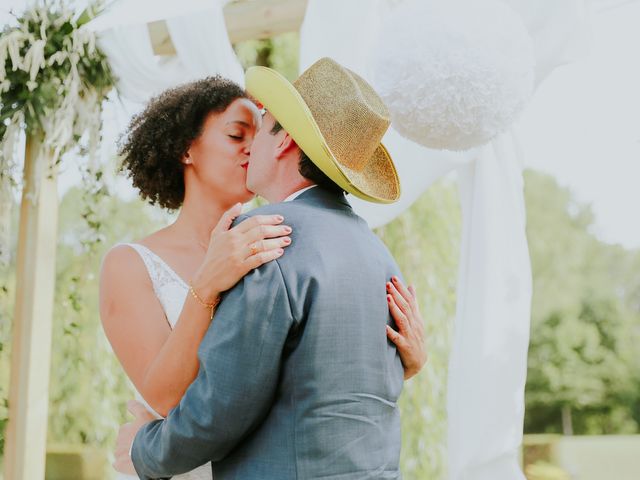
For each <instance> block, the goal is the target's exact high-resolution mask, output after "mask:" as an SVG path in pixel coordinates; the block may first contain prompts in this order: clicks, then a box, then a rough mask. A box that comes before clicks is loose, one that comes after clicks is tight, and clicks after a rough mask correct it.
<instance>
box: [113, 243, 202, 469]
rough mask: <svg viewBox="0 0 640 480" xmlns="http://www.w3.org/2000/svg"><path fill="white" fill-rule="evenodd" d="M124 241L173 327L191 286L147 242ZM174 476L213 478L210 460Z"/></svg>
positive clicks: (140, 399) (151, 410)
mask: <svg viewBox="0 0 640 480" xmlns="http://www.w3.org/2000/svg"><path fill="white" fill-rule="evenodd" d="M123 245H128V246H130V247H131V248H133V249H134V250H135V251H136V252H138V254H139V255H140V257H141V258H142V260H143V261H144V264H145V266H146V267H147V271H148V272H149V278H151V283H152V284H153V291H154V292H155V294H156V297H158V300H159V301H160V304H161V305H162V308H163V310H164V313H165V315H166V317H167V321H168V322H169V325H170V326H171V328H172V329H173V328H174V327H175V326H176V323H177V322H178V317H179V316H180V312H182V307H183V305H184V301H185V299H186V297H187V293H189V286H188V285H187V284H186V283H185V282H184V280H182V278H180V276H179V275H178V274H177V273H176V272H175V271H174V270H173V269H172V268H171V267H169V265H167V264H166V263H165V261H164V260H162V259H161V258H160V257H159V256H158V255H156V254H155V253H153V252H152V251H151V250H149V249H148V248H147V247H145V246H144V245H140V244H138V243H126V244H123ZM136 399H137V400H138V401H139V402H141V403H143V404H144V406H145V407H146V408H147V410H149V412H151V413H152V414H153V415H155V416H156V417H157V418H162V417H161V416H160V415H158V414H157V413H156V412H155V411H154V410H153V409H152V408H151V407H150V406H149V404H148V403H147V402H146V401H145V400H144V398H142V395H140V393H139V392H138V391H137V390H136ZM137 478H138V477H137V476H131V475H124V474H121V473H119V474H118V476H117V477H116V480H133V479H137ZM173 478H174V480H212V474H211V464H210V463H207V464H206V465H202V466H200V467H198V468H196V469H195V470H192V471H190V472H188V473H184V474H182V475H176V476H174V477H173Z"/></svg>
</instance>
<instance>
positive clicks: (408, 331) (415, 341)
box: [387, 277, 427, 380]
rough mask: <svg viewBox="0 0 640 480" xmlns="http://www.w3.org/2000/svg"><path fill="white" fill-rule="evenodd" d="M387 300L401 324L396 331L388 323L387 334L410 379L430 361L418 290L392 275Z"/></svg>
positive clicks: (393, 314)
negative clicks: (405, 284) (425, 341)
mask: <svg viewBox="0 0 640 480" xmlns="http://www.w3.org/2000/svg"><path fill="white" fill-rule="evenodd" d="M387 302H388V304H389V311H390V312H391V316H392V317H393V319H394V320H395V322H396V325H397V327H398V331H397V332H396V331H395V330H394V329H393V328H391V327H390V326H388V325H387V337H388V338H389V340H391V341H392V342H393V343H395V344H396V347H398V352H399V353H400V359H401V360H402V365H403V366H404V379H405V380H408V379H410V378H411V377H413V376H414V375H415V374H416V373H418V372H419V371H420V370H421V369H422V367H423V366H424V364H425V363H426V362H427V350H426V347H425V343H424V322H423V320H422V316H421V315H420V309H419V308H418V301H417V300H416V291H415V289H414V288H413V286H410V287H409V288H406V287H405V286H404V285H403V284H402V282H401V281H400V280H399V279H398V278H397V277H393V278H392V279H391V282H387Z"/></svg>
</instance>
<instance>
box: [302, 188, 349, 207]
mask: <svg viewBox="0 0 640 480" xmlns="http://www.w3.org/2000/svg"><path fill="white" fill-rule="evenodd" d="M291 201H292V202H305V203H309V204H312V205H318V206H321V207H325V208H332V209H338V210H351V205H350V204H349V202H348V201H347V198H346V196H345V194H344V193H335V192H331V191H329V190H326V189H324V188H322V187H321V186H319V185H318V186H317V187H315V188H311V189H309V190H307V191H305V192H302V193H301V194H300V195H298V196H297V197H296V198H294V199H293V200H291Z"/></svg>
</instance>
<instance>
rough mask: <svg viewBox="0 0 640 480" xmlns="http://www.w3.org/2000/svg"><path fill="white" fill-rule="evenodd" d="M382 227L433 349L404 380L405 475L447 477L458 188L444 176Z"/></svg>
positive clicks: (458, 229)
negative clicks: (413, 293) (415, 293)
mask: <svg viewBox="0 0 640 480" xmlns="http://www.w3.org/2000/svg"><path fill="white" fill-rule="evenodd" d="M378 233H379V235H380V237H381V238H382V239H383V241H384V242H385V243H386V244H387V246H388V247H389V249H390V251H391V253H392V254H393V256H394V257H395V258H396V260H397V261H398V264H399V266H400V268H401V270H402V272H403V275H404V277H405V280H406V282H408V283H410V284H414V285H415V287H416V288H417V291H418V296H419V303H420V308H421V312H422V316H423V318H424V321H425V334H426V343H427V352H428V355H429V360H428V362H427V365H426V367H425V369H424V370H423V371H422V372H421V373H419V374H418V375H417V376H416V377H414V378H413V379H411V380H409V382H407V383H406V384H405V388H404V392H403V393H402V397H401V399H400V408H401V412H402V461H401V464H402V465H401V466H402V472H403V476H404V478H406V479H407V480H414V479H415V480H425V479H429V480H432V479H433V480H435V479H444V478H446V464H445V462H446V444H447V431H446V428H447V420H446V390H447V363H448V358H449V347H450V335H451V326H452V324H453V319H454V315H455V301H456V279H457V271H458V257H459V249H460V235H461V226H460V207H459V201H458V195H457V190H456V188H455V187H454V186H452V185H451V184H450V183H449V182H447V181H446V180H443V181H441V182H439V183H437V184H436V185H434V186H432V187H431V188H430V189H429V190H428V191H427V192H426V193H425V194H424V195H423V196H422V197H421V198H420V199H419V200H418V201H417V202H416V203H415V204H414V205H413V206H412V207H411V208H410V209H409V210H408V211H407V212H405V213H404V214H402V215H401V216H400V217H398V218H397V219H396V220H394V221H393V222H392V223H390V224H389V225H387V226H385V227H384V228H382V229H380V230H379V231H378Z"/></svg>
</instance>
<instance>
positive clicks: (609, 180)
mask: <svg viewBox="0 0 640 480" xmlns="http://www.w3.org/2000/svg"><path fill="white" fill-rule="evenodd" d="M639 27H640V1H639V2H629V3H627V4H625V5H624V6H622V7H619V8H615V9H611V10H606V11H602V12H600V13H598V14H596V15H594V16H593V39H592V46H591V48H590V50H589V51H588V53H587V55H586V56H585V57H584V58H582V59H581V60H578V61H576V62H574V63H571V64H568V65H564V66H561V67H558V68H557V69H556V70H555V71H554V72H552V73H551V75H550V76H549V77H548V78H547V79H546V80H544V81H543V83H542V84H541V85H540V87H539V88H538V90H537V91H536V93H535V95H534V97H533V99H532V100H531V102H530V103H529V105H528V106H527V108H526V110H525V111H524V113H523V115H522V117H521V118H520V120H519V122H518V124H517V126H516V132H517V133H518V136H519V138H520V141H521V143H522V149H523V153H524V157H525V165H526V166H528V167H530V168H535V169H537V170H541V171H544V172H547V173H550V174H552V175H553V176H554V177H555V178H556V179H557V180H558V182H559V183H560V184H561V185H563V186H565V187H568V188H569V189H570V190H571V191H572V192H573V193H574V194H575V196H576V198H577V200H579V201H580V202H583V203H587V204H590V205H591V207H592V209H593V211H594V213H595V221H596V225H595V231H594V233H595V234H596V235H597V236H598V237H599V238H600V239H602V240H604V241H606V242H609V243H620V244H622V245H623V246H625V247H628V248H640V28H639Z"/></svg>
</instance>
